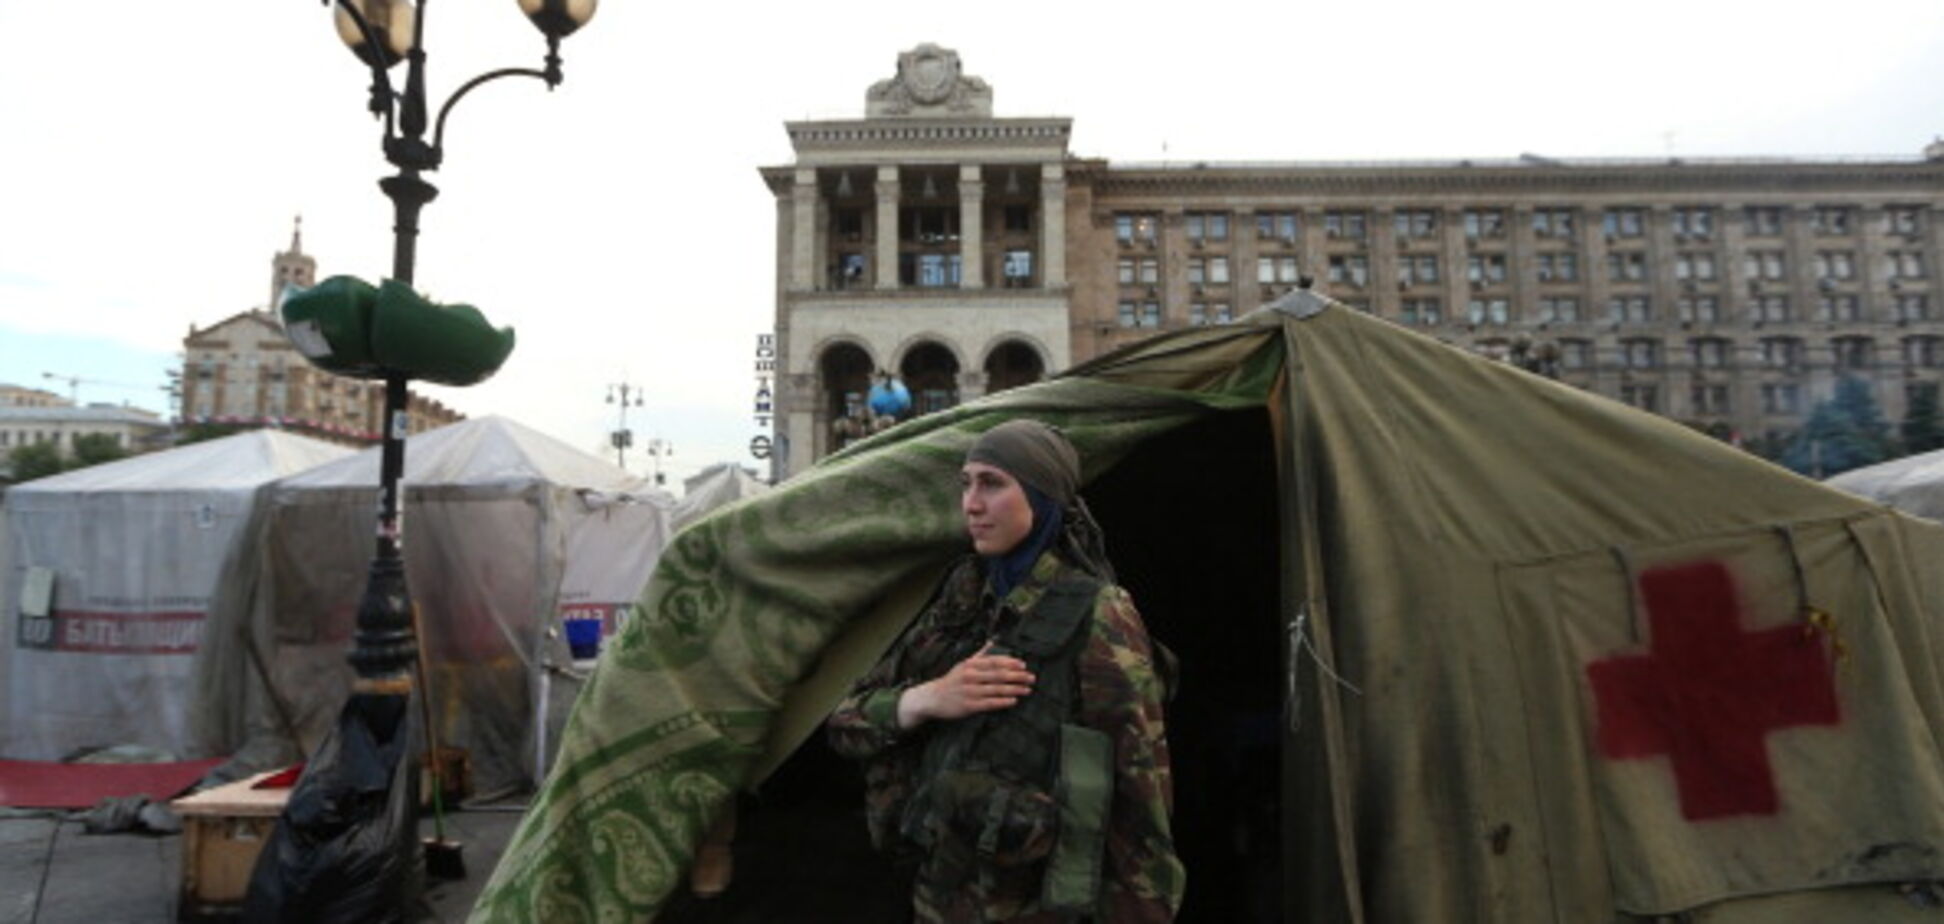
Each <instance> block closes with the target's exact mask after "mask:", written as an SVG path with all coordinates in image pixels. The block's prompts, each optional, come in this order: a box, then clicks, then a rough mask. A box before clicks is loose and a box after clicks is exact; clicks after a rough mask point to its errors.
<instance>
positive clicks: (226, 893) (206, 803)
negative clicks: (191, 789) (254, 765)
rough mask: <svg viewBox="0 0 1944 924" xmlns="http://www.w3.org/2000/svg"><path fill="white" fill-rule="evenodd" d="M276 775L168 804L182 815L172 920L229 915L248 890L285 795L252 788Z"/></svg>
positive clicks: (261, 775)
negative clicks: (177, 896)
mask: <svg viewBox="0 0 1944 924" xmlns="http://www.w3.org/2000/svg"><path fill="white" fill-rule="evenodd" d="M276 772H278V771H274V770H273V771H270V772H268V773H259V774H257V775H255V776H252V777H250V778H248V779H243V780H237V781H236V782H234V783H229V784H226V785H223V786H218V787H216V788H214V789H206V790H203V791H202V792H199V793H196V794H194V795H191V796H184V797H183V798H180V799H177V800H175V801H174V802H171V803H169V807H170V808H171V809H174V810H175V813H176V814H177V815H180V816H182V890H181V899H180V901H179V902H178V904H177V909H178V914H177V916H178V917H180V918H184V919H195V918H199V917H204V916H209V915H220V914H226V913H227V914H234V913H235V912H237V911H238V910H240V909H241V908H242V906H243V896H244V895H245V894H247V893H248V892H249V889H250V871H251V870H253V869H255V868H256V861H257V854H259V853H261V852H263V845H264V844H265V843H266V842H268V841H269V840H270V832H271V831H272V830H273V829H275V828H276V826H277V816H278V815H280V814H282V813H283V808H284V803H285V802H286V801H288V800H289V798H290V790H289V789H287V788H284V789H252V788H250V787H251V786H252V785H254V784H255V783H256V782H257V781H258V780H261V779H263V778H265V777H267V776H270V775H271V774H273V773H276Z"/></svg>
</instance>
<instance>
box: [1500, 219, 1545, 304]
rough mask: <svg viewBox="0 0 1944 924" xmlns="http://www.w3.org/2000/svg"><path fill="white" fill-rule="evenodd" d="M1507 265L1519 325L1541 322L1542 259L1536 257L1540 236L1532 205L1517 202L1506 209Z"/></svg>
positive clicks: (1507, 275) (1507, 274) (1506, 270)
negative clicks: (1534, 228)
mask: <svg viewBox="0 0 1944 924" xmlns="http://www.w3.org/2000/svg"><path fill="white" fill-rule="evenodd" d="M1505 220H1506V221H1507V222H1509V224H1508V225H1507V227H1506V229H1505V241H1506V243H1505V260H1506V263H1508V264H1510V265H1508V266H1507V267H1506V268H1505V272H1506V277H1507V279H1509V280H1510V282H1511V284H1512V296H1511V297H1512V313H1513V316H1514V317H1516V318H1518V319H1519V324H1520V326H1523V327H1537V326H1538V325H1539V323H1540V322H1539V260H1538V258H1537V257H1536V256H1535V253H1536V250H1537V248H1536V241H1537V238H1536V237H1535V236H1534V235H1533V233H1532V206H1530V205H1515V206H1512V207H1511V208H1508V209H1506V210H1505Z"/></svg>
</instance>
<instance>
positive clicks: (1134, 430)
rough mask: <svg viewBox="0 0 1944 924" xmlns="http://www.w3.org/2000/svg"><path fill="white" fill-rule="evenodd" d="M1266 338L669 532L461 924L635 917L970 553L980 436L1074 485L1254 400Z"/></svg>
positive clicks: (1219, 335)
mask: <svg viewBox="0 0 1944 924" xmlns="http://www.w3.org/2000/svg"><path fill="white" fill-rule="evenodd" d="M1279 333H1280V329H1279V326H1278V325H1277V324H1275V323H1273V322H1271V323H1267V324H1262V325H1248V326H1237V327H1230V328H1221V329H1214V330H1209V331H1198V332H1195V333H1194V334H1193V335H1192V338H1191V339H1192V341H1193V342H1194V344H1195V349H1196V350H1197V351H1198V353H1199V355H1197V356H1196V358H1195V361H1194V362H1193V363H1192V365H1193V366H1194V369H1193V370H1187V371H1188V372H1189V373H1191V375H1190V377H1191V378H1196V379H1197V380H1196V381H1193V382H1192V384H1191V385H1190V387H1188V388H1180V387H1174V386H1178V385H1180V384H1182V377H1183V375H1184V370H1183V369H1181V368H1180V361H1179V358H1178V355H1176V354H1173V353H1162V354H1161V355H1159V356H1156V357H1151V358H1150V357H1146V356H1144V355H1142V354H1141V353H1140V352H1139V348H1138V347H1137V348H1136V350H1135V351H1132V352H1131V353H1129V354H1123V355H1126V356H1127V357H1128V361H1127V363H1126V365H1112V364H1110V365H1107V366H1102V365H1100V364H1095V368H1096V369H1099V370H1100V371H1101V372H1102V373H1104V374H1102V375H1099V376H1090V375H1069V376H1068V377H1065V378H1061V379H1056V380H1053V381H1050V382H1045V383H1041V384H1039V385H1035V386H1029V387H1026V388H1020V389H1015V390H1012V391H1008V392H1004V393H1002V394H998V395H993V396H991V397H988V398H986V399H983V400H980V401H977V402H973V403H971V404H967V405H964V406H961V407H959V408H955V409H953V410H950V411H946V412H941V413H937V414H932V415H928V416H926V417H923V418H919V419H917V420H914V421H911V422H909V423H907V424H905V425H903V426H900V427H897V428H894V429H892V430H890V431H887V432H886V433H883V434H880V435H878V436H876V437H873V438H871V439H869V440H865V441H863V442H861V443H858V444H856V445H854V446H852V447H850V448H848V449H847V450H845V451H844V452H843V453H840V454H838V455H836V456H833V457H831V458H829V459H827V460H825V461H824V462H822V463H821V464H819V465H818V466H817V467H816V468H814V469H812V470H811V471H810V472H808V473H806V474H804V475H803V476H801V477H799V478H796V479H794V480H792V481H789V482H786V483H784V484H783V485H780V486H779V487H778V488H777V490H775V491H772V492H770V493H768V494H765V495H762V496H759V497H755V498H752V499H749V500H747V501H744V502H742V503H739V504H734V505H731V506H729V507H725V508H723V509H721V510H718V511H716V512H715V513H714V514H712V515H710V516H709V517H707V518H705V519H703V520H701V521H699V522H697V523H696V524H694V525H693V526H691V527H689V528H687V529H686V530H684V531H683V532H682V533H681V534H680V535H678V536H677V537H676V538H675V539H674V541H673V542H672V543H671V544H670V545H669V547H668V548H667V549H666V551H665V552H664V553H663V555H662V558H661V561H660V562H659V563H658V564H657V566H656V569H655V573H654V576H653V577H652V578H651V579H650V581H649V583H648V587H647V589H646V590H645V591H644V593H643V599H642V602H641V605H640V607H639V608H638V609H637V612H638V613H639V615H638V616H637V617H636V618H634V619H633V620H631V621H630V622H629V624H628V625H627V626H626V627H625V628H624V629H623V631H622V633H621V634H620V635H618V636H616V637H615V639H614V640H612V641H611V642H610V643H609V648H608V650H607V651H606V652H605V653H604V654H603V656H602V659H601V663H600V666H599V668H598V669H597V670H596V672H595V674H594V677H593V678H592V680H591V681H590V682H589V683H588V684H587V686H586V688H585V689H584V690H583V692H582V693H581V697H580V699H579V701H578V702H577V703H576V704H575V707H574V712H573V715H572V717H571V718H570V719H569V721H568V724H567V728H566V730H565V732H564V734H563V736H562V739H561V745H560V754H559V757H558V758H557V759H556V761H555V763H554V769H553V771H552V773H551V774H549V776H548V779H547V781H546V783H545V785H544V786H543V788H542V790H541V792H540V794H539V795H538V796H537V798H536V799H535V801H534V804H533V806H532V808H531V809H529V811H528V813H527V816H526V818H525V819H524V820H523V822H522V824H521V826H520V828H519V830H518V832H516V833H515V835H514V837H513V840H512V842H511V843H510V844H509V845H508V847H507V850H506V853H505V855H504V856H503V857H502V859H501V861H500V863H499V866H498V867H497V868H496V869H495V870H494V872H493V876H492V879H491V880H490V881H489V883H488V884H487V887H486V889H485V891H484V893H483V894H482V896H481V898H480V900H479V903H478V904H477V905H476V906H475V907H474V909H473V914H472V920H474V921H484V922H502V921H503V922H528V921H549V922H553V921H562V922H580V921H588V922H592V921H602V922H607V921H641V920H648V919H651V918H652V917H653V916H654V915H655V913H656V912H657V911H658V909H659V908H660V907H661V906H662V904H663V903H664V902H665V900H666V898H667V896H668V895H669V893H670V891H671V890H672V889H673V888H675V886H676V885H677V883H678V882H679V879H680V876H681V874H682V872H683V870H685V869H686V868H687V866H688V864H689V862H690V860H691V859H692V857H693V854H694V851H695V849H696V846H697V845H698V844H699V843H700V842H701V840H702V838H703V836H704V835H705V834H706V833H707V831H708V830H709V827H710V825H711V824H712V822H713V820H714V819H715V817H716V815H717V814H718V813H719V812H720V811H722V809H723V808H724V806H726V805H727V804H728V803H729V802H730V798H731V796H732V794H733V793H734V791H735V790H736V789H737V788H738V787H740V786H743V785H745V784H746V783H753V782H755V781H757V780H758V779H760V778H761V776H762V775H763V774H765V773H767V772H768V771H769V770H770V769H773V768H774V767H775V765H776V764H777V763H779V762H780V761H781V759H782V757H783V756H786V755H787V754H788V753H789V752H790V751H791V750H793V749H794V748H795V747H796V746H797V745H798V744H800V743H801V742H802V740H803V739H804V737H805V736H807V735H808V734H809V733H810V732H811V731H812V730H813V729H814V728H815V727H816V726H817V725H818V724H819V723H820V722H821V721H822V719H823V717H824V715H826V714H828V713H829V711H830V709H831V708H832V707H834V706H835V705H836V703H837V701H838V700H839V699H840V698H841V697H842V695H843V693H844V692H845V690H846V689H847V688H848V686H849V685H850V683H851V681H853V680H855V679H856V677H857V676H858V675H859V674H861V673H862V672H863V671H864V670H865V669H866V668H868V667H869V666H870V665H871V664H872V663H874V662H875V661H876V660H877V658H878V657H879V656H880V655H881V654H882V653H883V651H884V650H885V648H887V647H888V646H889V644H890V642H891V640H892V637H893V636H894V635H895V634H896V632H897V631H898V630H900V629H901V628H902V627H903V625H904V623H905V622H907V621H909V620H910V619H911V618H913V617H915V616H916V615H917V607H916V604H917V603H919V602H922V600H918V601H913V603H912V604H911V605H910V606H909V608H907V609H905V610H904V611H902V612H896V611H886V612H879V611H880V610H885V609H886V608H885V607H884V606H881V605H880V604H881V603H882V602H883V601H884V600H885V599H886V598H887V597H889V596H893V595H894V591H895V590H897V589H898V588H900V587H902V586H907V585H909V586H924V587H929V585H930V584H931V583H932V582H933V581H934V580H935V578H936V575H937V574H938V572H939V570H940V569H941V568H942V567H943V566H944V565H945V564H946V563H947V562H948V561H949V560H950V559H951V558H953V557H954V556H955V555H958V554H960V553H962V552H963V551H964V549H965V546H966V542H965V539H964V534H963V527H962V524H961V522H960V518H959V514H958V505H957V484H958V482H957V472H958V468H959V465H960V463H961V461H962V460H963V459H964V455H965V451H966V448H967V447H968V446H970V445H971V443H972V441H973V440H974V439H975V438H976V437H977V435H978V434H979V433H982V432H984V431H985V430H986V429H988V428H990V427H992V426H995V425H997V424H999V423H1000V422H1002V421H1005V420H1008V419H1012V418H1014V417H1019V416H1032V417H1036V418H1039V419H1042V420H1045V421H1047V422H1049V423H1052V424H1055V425H1057V426H1059V427H1061V428H1063V429H1064V430H1065V431H1066V433H1067V434H1068V436H1069V438H1070V439H1071V440H1072V441H1073V442H1074V444H1075V445H1076V447H1077V448H1078V449H1079V450H1080V453H1081V456H1082V457H1083V458H1084V459H1085V460H1086V473H1085V474H1086V477H1087V478H1089V479H1090V478H1092V477H1093V476H1095V475H1098V474H1099V473H1100V472H1101V471H1104V470H1105V469H1106V468H1108V467H1110V466H1112V465H1113V464H1114V463H1115V462H1116V461H1117V460H1119V459H1120V458H1121V457H1122V456H1123V455H1124V454H1125V453H1126V452H1127V451H1128V450H1129V449H1130V448H1131V447H1133V446H1135V445H1137V444H1138V443H1140V442H1141V441H1142V440H1144V439H1147V438H1149V437H1151V436H1152V435H1153V434H1156V433H1159V432H1163V431H1166V430H1168V429H1170V428H1172V427H1175V426H1179V425H1181V424H1184V423H1187V422H1188V421H1191V420H1194V419H1196V418H1197V417H1198V416H1200V415H1203V414H1206V413H1209V412H1211V411H1214V410H1219V409H1226V408H1234V407H1243V406H1250V405H1260V404H1261V403H1262V401H1263V400H1264V396H1265V395H1266V393H1267V391H1268V385H1269V383H1270V381H1271V380H1272V378H1273V376H1274V373H1275V371H1276V369H1277V368H1278V366H1279V360H1280V352H1279V351H1278V350H1275V349H1273V347H1274V346H1277V345H1279V342H1278V334H1279ZM1170 340H1171V342H1173V343H1174V344H1175V345H1176V346H1177V347H1178V346H1181V338H1170ZM1245 360H1247V361H1245ZM1142 366H1147V367H1149V368H1148V369H1147V370H1145V371H1144V370H1143V369H1142V368H1141V367H1142ZM1211 370H1212V371H1213V374H1210V373H1211ZM1157 386H1159V387H1157Z"/></svg>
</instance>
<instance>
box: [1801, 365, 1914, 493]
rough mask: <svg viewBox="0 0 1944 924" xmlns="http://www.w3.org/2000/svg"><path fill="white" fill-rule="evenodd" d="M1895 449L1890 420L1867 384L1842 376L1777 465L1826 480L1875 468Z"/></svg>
mask: <svg viewBox="0 0 1944 924" xmlns="http://www.w3.org/2000/svg"><path fill="white" fill-rule="evenodd" d="M1895 449H1896V444H1895V441H1894V440H1893V439H1892V438H1891V436H1890V422H1889V421H1888V420H1885V419H1884V417H1883V409H1882V408H1881V407H1879V406H1878V405H1877V402H1876V396H1875V395H1873V394H1871V392H1870V386H1869V383H1867V382H1865V381H1863V380H1862V379H1858V378H1853V377H1850V376H1844V377H1843V378H1841V379H1838V380H1837V381H1836V394H1835V395H1834V396H1832V397H1831V398H1830V399H1829V400H1828V401H1824V402H1822V403H1820V404H1818V405H1816V409H1815V410H1814V411H1811V412H1810V414H1809V422H1808V423H1807V424H1805V425H1804V426H1803V428H1802V429H1801V430H1800V431H1799V432H1797V433H1796V437H1795V441H1794V442H1793V443H1791V444H1790V445H1789V449H1788V451H1787V452H1785V453H1783V455H1782V464H1783V465H1786V466H1788V467H1789V468H1791V469H1794V470H1795V471H1798V472H1801V473H1802V474H1805V475H1808V476H1810V477H1812V478H1827V477H1829V476H1830V475H1834V474H1837V473H1838V472H1846V471H1849V470H1850V469H1853V468H1861V467H1862V466H1865V465H1875V464H1876V463H1878V462H1881V461H1883V460H1885V459H1888V458H1890V457H1891V456H1892V455H1894V454H1895Z"/></svg>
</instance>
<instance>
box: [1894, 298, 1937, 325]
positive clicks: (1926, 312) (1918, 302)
mask: <svg viewBox="0 0 1944 924" xmlns="http://www.w3.org/2000/svg"><path fill="white" fill-rule="evenodd" d="M1894 307H1895V309H1896V312H1897V320H1899V321H1928V320H1930V316H1931V313H1930V296H1928V295H1899V296H1897V301H1896V305H1895V306H1894Z"/></svg>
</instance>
